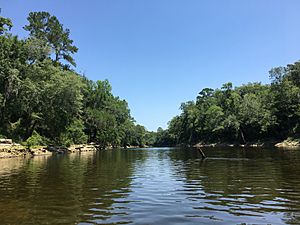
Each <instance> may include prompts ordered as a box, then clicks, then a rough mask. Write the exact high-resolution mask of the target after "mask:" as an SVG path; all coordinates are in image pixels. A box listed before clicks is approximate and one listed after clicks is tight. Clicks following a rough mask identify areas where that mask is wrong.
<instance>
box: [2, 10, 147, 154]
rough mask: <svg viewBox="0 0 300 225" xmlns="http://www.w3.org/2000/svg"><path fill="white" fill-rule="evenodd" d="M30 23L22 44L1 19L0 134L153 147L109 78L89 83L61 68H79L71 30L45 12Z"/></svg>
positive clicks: (39, 140) (34, 15)
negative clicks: (66, 63) (65, 63)
mask: <svg viewBox="0 0 300 225" xmlns="http://www.w3.org/2000/svg"><path fill="white" fill-rule="evenodd" d="M28 21H29V24H28V25H26V26H25V27H24V29H25V30H27V31H29V37H28V38H26V39H24V40H22V39H19V38H18V37H17V36H13V35H12V34H10V33H8V29H7V28H10V27H11V26H12V23H11V21H10V20H9V19H4V18H0V32H1V34H2V35H0V136H2V137H9V138H13V139H14V141H17V142H24V141H26V143H27V144H30V145H34V144H39V145H40V144H56V145H66V146H68V145H71V144H81V143H86V142H95V143H97V144H99V145H100V146H101V147H102V148H105V147H107V146H113V147H117V146H129V145H136V146H144V145H146V144H149V141H147V135H150V134H151V132H148V131H146V129H145V128H144V127H143V126H140V125H136V124H135V123H134V119H133V118H132V117H131V115H130V110H129V108H128V104H127V102H126V101H125V100H122V99H120V98H119V97H116V96H114V95H113V94H112V92H111V91H112V87H111V85H110V84H109V82H108V81H107V80H104V81H91V80H89V79H87V78H86V77H84V76H82V75H80V74H78V73H76V72H74V71H73V70H71V69H70V68H69V66H68V65H63V61H61V60H65V61H66V62H68V63H70V64H72V65H75V62H74V59H73V56H72V55H73V54H74V53H76V52H77V47H75V46H74V45H73V41H72V40H71V39H70V37H69V34H70V31H69V30H68V29H64V28H63V25H62V24H61V23H60V22H59V21H58V19H57V18H56V17H55V16H51V15H50V14H49V13H47V12H33V13H30V14H29V17H28ZM52 54H54V58H53V57H51V56H52ZM149 139H150V138H149ZM152 139H153V138H152Z"/></svg>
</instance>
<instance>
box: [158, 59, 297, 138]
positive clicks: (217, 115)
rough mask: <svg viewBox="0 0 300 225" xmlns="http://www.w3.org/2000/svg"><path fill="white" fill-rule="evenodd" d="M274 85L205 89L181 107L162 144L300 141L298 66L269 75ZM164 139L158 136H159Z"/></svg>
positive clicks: (259, 84) (256, 84) (226, 86)
mask: <svg viewBox="0 0 300 225" xmlns="http://www.w3.org/2000/svg"><path fill="white" fill-rule="evenodd" d="M270 78H271V84H270V85H262V84H261V83H249V84H246V85H242V86H240V87H236V88H233V86H232V83H226V84H224V85H223V86H222V87H221V88H220V89H215V90H214V89H211V88H204V89H203V90H201V91H200V92H199V95H198V96H197V98H196V101H189V102H186V103H183V104H182V105H181V107H180V108H181V111H182V113H181V114H180V115H179V116H176V117H174V118H173V119H172V120H171V121H170V122H169V127H168V129H167V130H165V131H161V130H160V131H159V132H158V134H159V133H160V134H162V133H163V134H164V135H163V138H162V139H160V141H159V142H160V143H164V142H165V141H167V140H168V142H170V139H171V140H172V141H171V142H173V143H175V144H195V143H198V142H203V143H209V142H238V143H246V142H251V141H258V140H266V139H268V140H270V139H271V140H272V139H273V140H275V139H285V138H287V137H299V135H300V62H296V63H294V64H291V65H288V66H287V67H279V68H274V69H272V70H271V71H270ZM158 136H160V135H158Z"/></svg>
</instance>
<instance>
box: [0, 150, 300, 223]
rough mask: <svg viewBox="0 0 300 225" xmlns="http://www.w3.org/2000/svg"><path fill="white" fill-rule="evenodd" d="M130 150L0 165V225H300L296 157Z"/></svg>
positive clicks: (299, 157)
mask: <svg viewBox="0 0 300 225" xmlns="http://www.w3.org/2000/svg"><path fill="white" fill-rule="evenodd" d="M204 151H205V154H206V155H207V156H208V158H207V159H205V160H201V159H200V158H199V157H200V156H199V155H198V154H199V153H198V152H197V151H195V150H193V149H180V148H177V149H172V148H152V149H131V150H112V151H102V152H94V153H82V154H70V155H53V156H48V157H34V158H30V159H25V160H24V159H1V160H0V224H81V225H83V224H242V223H246V224H300V151H299V150H279V149H234V148H231V149H218V148H210V149H204Z"/></svg>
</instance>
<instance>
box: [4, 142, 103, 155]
mask: <svg viewBox="0 0 300 225" xmlns="http://www.w3.org/2000/svg"><path fill="white" fill-rule="evenodd" d="M97 149H98V146H97V145H94V144H82V145H71V146H70V147H68V148H66V147H57V146H35V147H32V148H28V147H26V146H23V145H20V144H17V143H13V142H12V141H11V139H2V140H0V158H14V157H32V156H39V155H52V154H66V153H78V152H90V151H96V150H97Z"/></svg>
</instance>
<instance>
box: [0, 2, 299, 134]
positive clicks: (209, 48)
mask: <svg viewBox="0 0 300 225" xmlns="http://www.w3.org/2000/svg"><path fill="white" fill-rule="evenodd" d="M0 7H1V8H2V16H6V17H10V18H12V19H13V22H14V26H15V27H14V29H13V30H12V31H13V32H14V33H15V34H18V35H19V36H20V37H24V36H25V35H26V33H25V32H24V31H23V30H22V27H23V26H24V25H25V24H26V17H27V15H28V13H29V12H30V11H48V12H50V13H51V14H53V15H55V16H57V17H58V19H59V20H60V21H61V22H62V23H63V24H64V26H65V27H67V28H69V29H70V30H71V38H72V39H73V40H74V41H75V45H76V46H77V47H78V48H79V51H78V53H77V54H76V55H75V59H76V62H77V65H78V66H77V70H78V71H81V72H84V73H85V74H86V76H87V77H89V78H90V79H93V80H99V79H100V80H103V79H106V78H107V79H109V81H110V82H111V84H112V86H113V93H114V94H115V95H118V96H120V97H121V98H124V99H126V100H127V101H128V103H129V106H130V109H131V112H132V115H133V116H134V117H135V119H136V121H137V122H138V123H140V124H143V125H144V126H146V128H148V129H149V130H156V129H157V127H159V126H161V127H163V128H166V126H167V122H168V121H169V120H170V119H171V118H172V117H173V116H175V115H176V114H178V113H179V110H178V108H179V106H180V103H181V102H185V101H188V100H193V99H195V97H196V96H197V94H198V92H199V91H200V90H201V89H202V88H204V87H212V88H217V87H220V86H221V85H222V84H223V83H225V82H228V81H231V82H233V84H234V85H235V86H237V85H241V84H243V83H247V82H253V81H261V82H262V83H267V82H269V81H268V71H269V69H270V68H272V67H276V66H284V65H286V64H288V63H293V62H295V61H296V60H298V59H300V29H299V25H300V13H299V11H300V1H298V0H294V1H293V0H281V1H278V0H249V1H246V0H243V1H241V0H226V1H224V0H219V1H216V0H206V1H204V0H86V1H83V0H80V1H79V0H78V1H76V0H63V1H59V0H27V1H26V0H0Z"/></svg>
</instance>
